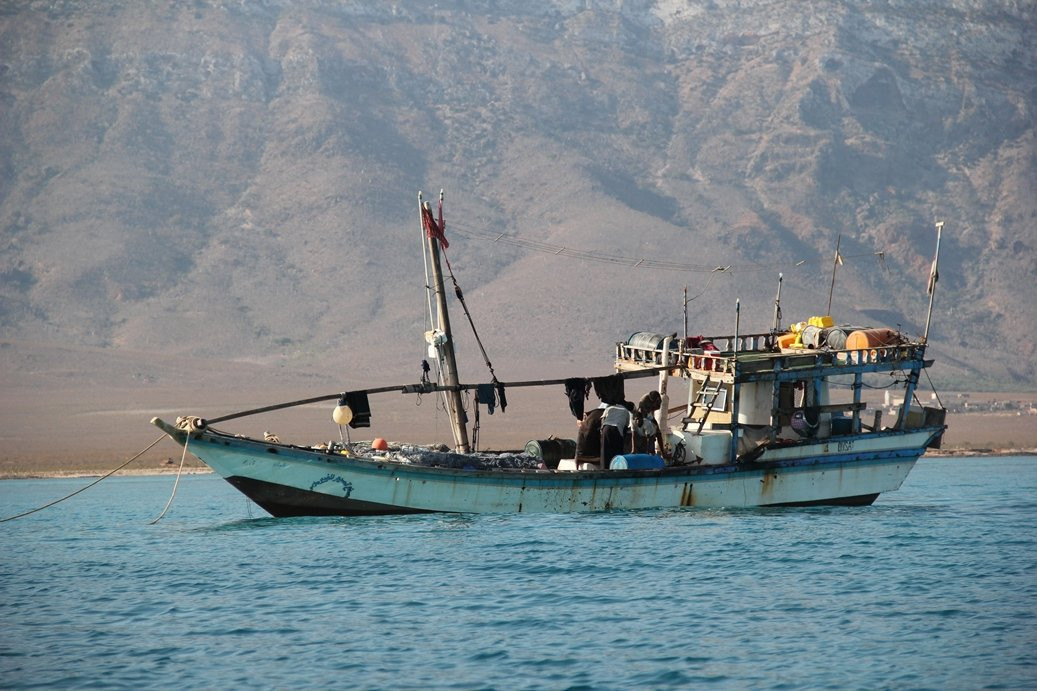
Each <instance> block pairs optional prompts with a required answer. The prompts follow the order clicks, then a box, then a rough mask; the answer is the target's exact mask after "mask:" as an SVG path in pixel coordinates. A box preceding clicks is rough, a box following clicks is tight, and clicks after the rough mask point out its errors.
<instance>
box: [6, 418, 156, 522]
mask: <svg viewBox="0 0 1037 691" xmlns="http://www.w3.org/2000/svg"><path fill="white" fill-rule="evenodd" d="M165 438H166V435H165V434H163V435H162V436H161V437H159V438H158V439H156V440H155V441H153V442H151V443H150V444H148V445H147V446H146V447H145V448H144V449H142V450H141V451H140V452H139V453H138V454H136V455H135V456H134V457H133V458H131V459H130V460H128V461H126V462H125V463H123V464H122V465H121V466H119V467H118V468H116V469H115V470H111V471H109V472H107V473H105V474H104V475H102V476H101V477H99V478H97V479H96V480H94V481H93V482H91V483H90V484H89V485H87V486H86V487H81V488H79V489H77V490H76V491H75V492H73V493H72V494H69V495H66V496H64V497H62V498H61V499H55V500H54V501H52V502H50V503H49V504H44V505H43V506H40V507H37V508H35V509H32V510H31V511H26V512H25V513H20V514H18V515H16V516H9V517H7V518H0V523H6V522H7V521H13V520H14V519H16V518H22V517H24V516H28V515H29V514H32V513H36V512H37V511H43V510H44V509H49V508H50V507H52V506H54V505H55V504H60V503H61V502H63V501H65V500H66V499H71V498H72V497H74V496H76V495H77V494H79V493H80V492H84V491H86V490H88V489H90V488H91V487H93V486H94V485H96V484H97V483H98V482H100V481H101V480H106V479H107V478H109V477H111V476H112V475H115V474H116V473H117V472H119V471H120V470H122V469H123V468H125V467H126V466H128V465H129V464H130V463H133V462H134V461H135V460H137V459H138V458H140V457H141V456H143V455H144V454H146V453H147V452H148V451H151V449H152V448H153V447H154V446H155V445H156V444H158V443H159V442H160V441H162V440H163V439H165Z"/></svg>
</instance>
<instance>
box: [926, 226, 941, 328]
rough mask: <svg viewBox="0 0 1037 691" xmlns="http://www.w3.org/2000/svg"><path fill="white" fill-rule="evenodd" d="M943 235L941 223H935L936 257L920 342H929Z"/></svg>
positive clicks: (930, 271)
mask: <svg viewBox="0 0 1037 691" xmlns="http://www.w3.org/2000/svg"><path fill="white" fill-rule="evenodd" d="M942 235H943V221H937V222H936V256H935V257H933V267H932V269H930V270H929V312H928V313H927V314H926V315H925V333H924V334H923V335H922V342H923V343H928V342H929V324H930V323H931V322H932V319H933V298H935V297H936V282H937V281H938V280H939V278H940V272H939V271H938V270H937V266H938V265H939V263H940V237H941V236H942Z"/></svg>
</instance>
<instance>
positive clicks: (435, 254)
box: [418, 191, 471, 453]
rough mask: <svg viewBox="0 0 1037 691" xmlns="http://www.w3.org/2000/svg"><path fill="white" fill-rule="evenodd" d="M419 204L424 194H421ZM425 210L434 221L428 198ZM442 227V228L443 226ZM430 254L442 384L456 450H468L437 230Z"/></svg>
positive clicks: (429, 235)
mask: <svg viewBox="0 0 1037 691" xmlns="http://www.w3.org/2000/svg"><path fill="white" fill-rule="evenodd" d="M418 200H419V204H420V203H421V201H420V200H421V195H420V193H419V195H418ZM439 203H440V208H442V204H443V192H442V191H440V193H439ZM421 212H422V213H423V214H426V223H428V222H429V221H431V222H433V223H434V222H435V221H434V220H433V218H432V208H431V206H430V205H429V203H428V202H424V205H423V207H422V209H421ZM440 231H442V228H440ZM425 235H426V240H427V242H428V249H429V256H430V257H431V259H432V261H431V262H430V263H431V268H432V289H433V292H434V293H435V296H436V311H437V322H438V324H437V325H436V328H437V329H438V330H439V331H440V332H441V333H442V334H443V339H444V340H443V343H442V344H440V345H436V344H433V345H436V348H437V349H438V351H439V355H440V361H441V367H442V373H443V385H444V386H445V387H446V389H447V391H446V403H447V413H448V414H449V415H450V427H451V431H452V432H453V434H454V450H455V451H457V452H458V453H469V452H470V451H471V446H470V444H469V443H468V429H467V427H466V426H465V422H466V420H465V412H464V405H463V404H462V402H461V386H460V381H459V379H458V376H457V360H456V358H455V356H454V338H453V334H452V333H451V331H450V314H449V312H448V311H447V304H446V292H445V291H444V290H443V268H442V267H441V266H440V263H439V239H438V237H436V233H431V232H427V233H426V234H425Z"/></svg>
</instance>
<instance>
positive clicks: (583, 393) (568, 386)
mask: <svg viewBox="0 0 1037 691" xmlns="http://www.w3.org/2000/svg"><path fill="white" fill-rule="evenodd" d="M590 390H591V383H590V381H588V380H587V379H584V378H582V377H572V378H570V379H566V380H565V397H566V398H568V399H569V410H570V411H572V414H573V417H575V418H576V419H577V420H582V419H583V402H584V400H585V399H586V398H587V396H589V395H590Z"/></svg>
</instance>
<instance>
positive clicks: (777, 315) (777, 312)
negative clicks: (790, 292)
mask: <svg viewBox="0 0 1037 691" xmlns="http://www.w3.org/2000/svg"><path fill="white" fill-rule="evenodd" d="M781 278H782V275H781V274H780V273H779V274H778V295H777V296H776V297H775V298H774V328H773V329H771V331H773V332H774V333H778V332H779V331H781Z"/></svg>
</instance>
